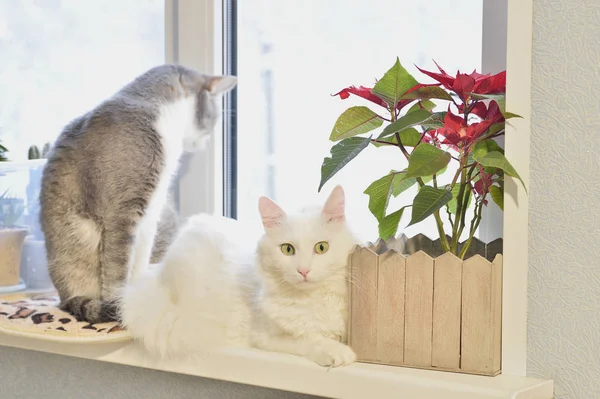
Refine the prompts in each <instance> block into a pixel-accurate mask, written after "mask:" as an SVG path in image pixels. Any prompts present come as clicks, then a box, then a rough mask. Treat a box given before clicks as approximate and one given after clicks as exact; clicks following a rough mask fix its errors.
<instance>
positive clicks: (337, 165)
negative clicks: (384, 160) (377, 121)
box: [318, 136, 372, 191]
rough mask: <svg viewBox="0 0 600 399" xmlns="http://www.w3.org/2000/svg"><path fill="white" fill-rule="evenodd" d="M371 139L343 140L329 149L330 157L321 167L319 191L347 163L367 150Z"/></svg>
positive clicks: (355, 138)
mask: <svg viewBox="0 0 600 399" xmlns="http://www.w3.org/2000/svg"><path fill="white" fill-rule="evenodd" d="M371 137H372V136H369V137H351V138H347V139H344V140H342V141H340V142H339V143H337V144H336V145H334V146H333V147H331V157H327V158H325V159H324V160H323V165H322V166H321V183H320V184H319V190H318V191H321V188H323V185H324V184H325V183H326V182H327V180H329V179H331V178H332V177H333V175H335V174H336V173H337V172H339V171H340V169H342V168H343V167H344V166H346V164H347V163H348V162H350V161H351V160H352V159H354V158H355V157H356V156H357V155H358V154H360V152H361V151H362V150H364V149H365V148H367V146H368V145H369V142H370V141H371Z"/></svg>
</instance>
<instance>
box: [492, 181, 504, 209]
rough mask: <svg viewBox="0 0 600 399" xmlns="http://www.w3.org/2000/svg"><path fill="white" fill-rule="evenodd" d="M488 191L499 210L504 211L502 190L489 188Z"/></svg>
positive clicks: (496, 187)
mask: <svg viewBox="0 0 600 399" xmlns="http://www.w3.org/2000/svg"><path fill="white" fill-rule="evenodd" d="M489 190H490V196H491V197H492V199H493V200H494V202H495V203H496V205H498V207H499V208H500V209H502V210H504V190H502V189H501V188H500V187H498V186H490V188H489Z"/></svg>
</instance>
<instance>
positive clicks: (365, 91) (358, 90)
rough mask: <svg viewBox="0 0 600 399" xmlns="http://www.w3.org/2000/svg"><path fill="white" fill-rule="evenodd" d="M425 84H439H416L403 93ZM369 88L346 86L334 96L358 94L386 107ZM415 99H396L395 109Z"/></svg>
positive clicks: (435, 84) (345, 97) (437, 84)
mask: <svg viewBox="0 0 600 399" xmlns="http://www.w3.org/2000/svg"><path fill="white" fill-rule="evenodd" d="M427 86H439V83H428V84H421V83H419V84H417V85H415V86H414V87H412V88H410V89H408V90H407V91H406V93H405V94H407V93H410V92H413V91H415V90H418V89H420V88H422V87H427ZM371 90H373V89H372V88H369V87H364V86H359V87H356V86H350V87H346V88H345V89H343V90H342V91H340V92H338V93H335V94H334V96H340V98H341V99H342V100H345V99H347V98H348V97H350V94H354V95H355V96H359V97H362V98H364V99H366V100H369V101H371V102H373V103H375V104H377V105H381V106H382V107H385V108H387V103H386V102H385V101H384V100H382V99H381V98H379V97H377V96H376V95H375V94H373V93H372V92H371ZM413 101H415V100H414V99H411V100H400V101H398V104H396V109H397V110H401V109H402V108H404V107H405V106H407V105H408V104H410V103H411V102H413Z"/></svg>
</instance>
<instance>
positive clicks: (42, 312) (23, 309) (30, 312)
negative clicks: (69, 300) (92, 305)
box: [0, 292, 131, 343]
mask: <svg viewBox="0 0 600 399" xmlns="http://www.w3.org/2000/svg"><path fill="white" fill-rule="evenodd" d="M58 304H59V298H58V296H57V295H56V293H55V292H54V293H52V292H51V293H47V294H27V293H19V294H11V295H4V296H0V333H6V334H11V335H18V336H26V337H29V338H35V339H43V340H51V341H62V342H79V343H82V342H85V343H92V342H97V343H104V342H115V341H127V340H130V339H131V336H130V335H129V333H128V332H127V331H125V330H124V329H122V328H121V327H120V326H119V324H118V323H115V322H113V323H100V324H90V323H87V322H80V321H77V319H75V318H74V317H73V316H71V315H70V314H69V313H66V312H64V311H62V310H60V309H59V308H58Z"/></svg>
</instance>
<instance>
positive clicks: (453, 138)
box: [436, 107, 495, 147]
mask: <svg viewBox="0 0 600 399" xmlns="http://www.w3.org/2000/svg"><path fill="white" fill-rule="evenodd" d="M494 122H495V121H494V120H493V119H488V120H484V121H482V122H479V123H472V124H470V125H467V123H466V122H465V120H464V118H461V117H460V116H458V115H454V114H453V113H452V112H450V107H448V112H447V113H446V116H445V117H444V127H442V128H439V129H437V132H436V135H437V134H439V135H442V136H444V138H445V140H444V142H443V144H452V145H455V146H458V147H468V146H469V145H471V144H472V143H473V142H474V141H475V140H477V139H478V138H479V137H480V136H481V135H482V134H483V133H485V132H486V131H487V130H488V129H489V127H490V126H491V125H493V124H494Z"/></svg>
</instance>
